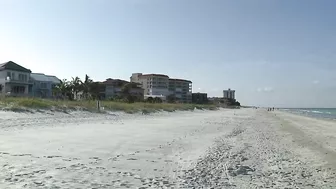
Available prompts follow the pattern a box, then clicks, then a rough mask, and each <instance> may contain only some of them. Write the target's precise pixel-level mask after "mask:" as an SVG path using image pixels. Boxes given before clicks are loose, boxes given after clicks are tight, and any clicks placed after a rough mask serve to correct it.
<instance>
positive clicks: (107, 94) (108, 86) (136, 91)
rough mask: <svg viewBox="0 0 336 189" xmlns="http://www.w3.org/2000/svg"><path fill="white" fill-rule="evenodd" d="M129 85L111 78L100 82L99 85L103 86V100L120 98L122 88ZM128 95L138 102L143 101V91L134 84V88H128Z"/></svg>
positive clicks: (126, 82)
mask: <svg viewBox="0 0 336 189" xmlns="http://www.w3.org/2000/svg"><path fill="white" fill-rule="evenodd" d="M129 83H130V82H128V81H125V80H121V79H111V78H108V79H106V81H103V82H101V84H102V85H103V86H104V90H103V96H104V98H106V99H110V98H115V97H121V96H122V88H123V86H125V85H126V84H129ZM129 93H130V94H131V95H132V96H134V97H136V98H137V99H139V100H143V99H144V89H142V88H141V87H139V86H136V84H135V86H132V87H131V88H130V90H129Z"/></svg>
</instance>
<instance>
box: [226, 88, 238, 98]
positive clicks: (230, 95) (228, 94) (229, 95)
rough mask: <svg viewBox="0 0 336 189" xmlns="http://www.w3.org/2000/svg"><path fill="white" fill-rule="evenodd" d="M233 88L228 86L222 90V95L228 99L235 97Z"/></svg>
mask: <svg viewBox="0 0 336 189" xmlns="http://www.w3.org/2000/svg"><path fill="white" fill-rule="evenodd" d="M235 93H236V91H235V90H231V89H230V88H229V89H228V90H223V97H224V98H228V99H236V97H235Z"/></svg>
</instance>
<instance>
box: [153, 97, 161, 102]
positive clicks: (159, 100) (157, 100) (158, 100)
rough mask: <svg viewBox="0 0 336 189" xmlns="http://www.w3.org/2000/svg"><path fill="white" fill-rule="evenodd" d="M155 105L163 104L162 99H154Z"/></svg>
mask: <svg viewBox="0 0 336 189" xmlns="http://www.w3.org/2000/svg"><path fill="white" fill-rule="evenodd" d="M154 103H162V99H161V98H159V97H155V98H154Z"/></svg>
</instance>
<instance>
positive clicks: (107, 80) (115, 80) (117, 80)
mask: <svg viewBox="0 0 336 189" xmlns="http://www.w3.org/2000/svg"><path fill="white" fill-rule="evenodd" d="M117 82H120V83H129V82H128V81H125V80H122V79H111V78H108V79H106V81H103V82H102V83H103V84H114V83H117Z"/></svg>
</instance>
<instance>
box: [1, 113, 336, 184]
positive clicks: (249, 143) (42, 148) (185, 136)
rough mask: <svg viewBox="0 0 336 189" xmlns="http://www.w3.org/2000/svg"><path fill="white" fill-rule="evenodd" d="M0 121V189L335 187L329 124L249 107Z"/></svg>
mask: <svg viewBox="0 0 336 189" xmlns="http://www.w3.org/2000/svg"><path fill="white" fill-rule="evenodd" d="M0 117H1V118H0V167H1V172H0V188H335V187H336V175H335V174H336V171H335V170H336V162H335V160H336V155H335V153H336V142H335V141H336V140H335V136H336V124H335V122H331V121H323V120H315V119H312V118H305V117H300V116H297V115H292V114H287V113H283V112H267V111H263V110H254V109H241V110H220V111H194V112H177V113H158V114H153V115H146V116H143V115H128V114H122V113H110V114H93V113H87V112H86V113H85V112H73V113H70V114H64V113H51V112H49V113H48V114H47V113H45V112H44V113H35V114H25V113H11V112H0Z"/></svg>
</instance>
